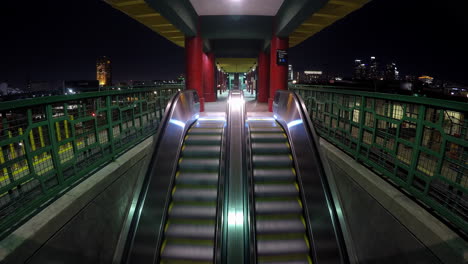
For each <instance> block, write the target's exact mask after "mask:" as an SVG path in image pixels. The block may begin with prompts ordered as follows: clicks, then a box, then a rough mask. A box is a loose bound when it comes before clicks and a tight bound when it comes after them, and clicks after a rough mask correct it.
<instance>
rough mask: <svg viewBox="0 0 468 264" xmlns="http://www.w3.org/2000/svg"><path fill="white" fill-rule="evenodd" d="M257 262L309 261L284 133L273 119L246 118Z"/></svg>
mask: <svg viewBox="0 0 468 264" xmlns="http://www.w3.org/2000/svg"><path fill="white" fill-rule="evenodd" d="M247 123H248V127H249V131H250V142H251V151H252V156H251V158H252V165H253V185H254V193H253V194H254V195H253V196H254V206H255V210H254V212H255V230H256V236H255V237H256V249H257V262H258V263H294V264H299V263H304V264H310V263H312V262H311V258H310V255H309V252H310V242H309V241H310V240H309V237H308V235H307V232H306V224H305V222H306V221H305V219H304V215H303V208H302V200H301V197H300V190H299V185H298V183H297V178H296V170H295V168H294V162H293V158H292V155H291V150H290V146H289V142H288V138H287V135H286V133H285V131H284V130H283V128H282V127H281V126H280V125H279V124H278V123H277V122H276V121H275V120H274V119H272V118H271V119H270V120H268V119H253V120H252V119H251V120H248V121H247Z"/></svg>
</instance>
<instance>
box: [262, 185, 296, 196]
mask: <svg viewBox="0 0 468 264" xmlns="http://www.w3.org/2000/svg"><path fill="white" fill-rule="evenodd" d="M298 194H299V190H298V189H297V187H296V184H255V196H256V197H294V196H297V195H298Z"/></svg>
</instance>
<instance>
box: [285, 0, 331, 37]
mask: <svg viewBox="0 0 468 264" xmlns="http://www.w3.org/2000/svg"><path fill="white" fill-rule="evenodd" d="M327 2H328V0H315V1H310V0H285V1H284V3H283V5H282V6H281V8H280V9H279V11H278V14H277V15H276V35H277V36H279V37H288V36H289V35H290V34H291V33H292V32H293V31H294V30H295V29H296V28H297V27H299V26H300V25H301V24H302V23H303V22H304V21H305V20H306V19H308V18H309V17H310V16H311V15H312V14H313V13H315V12H316V11H318V10H320V9H321V8H322V7H323V6H324V5H325V4H327Z"/></svg>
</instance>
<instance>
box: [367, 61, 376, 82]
mask: <svg viewBox="0 0 468 264" xmlns="http://www.w3.org/2000/svg"><path fill="white" fill-rule="evenodd" d="M367 79H369V80H377V79H379V74H378V65H377V59H376V58H375V57H371V62H370V64H369V70H368V72H367Z"/></svg>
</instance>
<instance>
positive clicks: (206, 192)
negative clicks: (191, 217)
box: [172, 187, 218, 201]
mask: <svg viewBox="0 0 468 264" xmlns="http://www.w3.org/2000/svg"><path fill="white" fill-rule="evenodd" d="M217 196H218V190H217V189H216V188H181V187H179V188H177V187H176V190H175V192H174V194H173V195H172V199H173V200H174V201H216V198H217Z"/></svg>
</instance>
